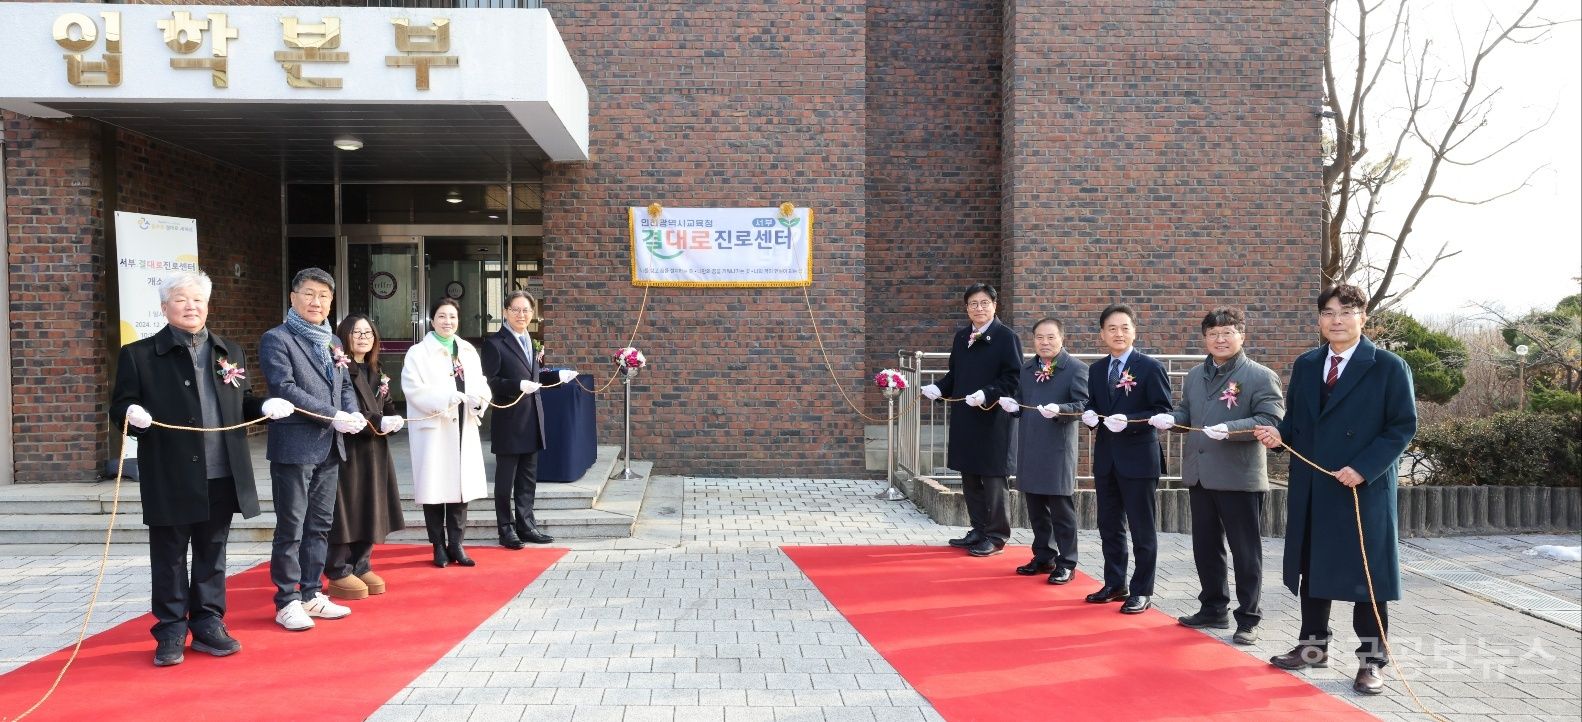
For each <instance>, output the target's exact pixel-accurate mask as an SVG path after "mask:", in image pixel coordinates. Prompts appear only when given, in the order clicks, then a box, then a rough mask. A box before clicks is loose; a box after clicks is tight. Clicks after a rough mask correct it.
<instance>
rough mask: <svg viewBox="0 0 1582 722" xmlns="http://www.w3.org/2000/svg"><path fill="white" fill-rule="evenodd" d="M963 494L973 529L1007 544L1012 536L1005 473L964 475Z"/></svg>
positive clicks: (1008, 494) (962, 480) (962, 477)
mask: <svg viewBox="0 0 1582 722" xmlns="http://www.w3.org/2000/svg"><path fill="white" fill-rule="evenodd" d="M961 495H962V497H964V498H965V500H966V502H967V520H968V522H969V523H970V524H972V530H973V531H975V532H978V533H979V534H981V535H983V536H986V537H988V538H990V539H993V540H994V541H996V542H998V543H1001V544H1004V543H1005V541H1006V540H1007V539H1010V538H1011V508H1010V499H1009V496H1010V493H1009V486H1008V485H1007V484H1006V478H1005V477H1003V476H979V475H978V474H962V475H961Z"/></svg>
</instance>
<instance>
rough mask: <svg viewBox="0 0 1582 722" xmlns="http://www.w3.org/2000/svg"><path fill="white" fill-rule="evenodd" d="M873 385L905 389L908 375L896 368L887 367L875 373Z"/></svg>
mask: <svg viewBox="0 0 1582 722" xmlns="http://www.w3.org/2000/svg"><path fill="white" fill-rule="evenodd" d="M873 385H875V386H878V387H879V388H881V389H905V388H906V376H904V375H903V374H902V373H901V372H900V371H896V370H895V369H885V370H883V371H880V372H879V373H877V374H874V376H873Z"/></svg>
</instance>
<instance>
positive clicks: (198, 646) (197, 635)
mask: <svg viewBox="0 0 1582 722" xmlns="http://www.w3.org/2000/svg"><path fill="white" fill-rule="evenodd" d="M192 650H193V651H194V652H204V653H206V654H212V655H214V656H216V657H229V656H231V655H233V654H236V653H237V652H240V651H242V643H241V642H238V641H236V638H235V637H232V636H231V633H230V632H227V631H226V630H225V624H224V623H221V622H216V623H215V624H214V625H213V626H211V627H207V628H204V629H199V628H197V627H193V628H192Z"/></svg>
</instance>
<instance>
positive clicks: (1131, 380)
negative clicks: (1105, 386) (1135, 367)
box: [1115, 369, 1137, 396]
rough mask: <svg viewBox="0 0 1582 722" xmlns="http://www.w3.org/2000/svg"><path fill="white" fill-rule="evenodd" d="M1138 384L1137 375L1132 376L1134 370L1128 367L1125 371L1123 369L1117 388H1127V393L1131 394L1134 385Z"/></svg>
mask: <svg viewBox="0 0 1582 722" xmlns="http://www.w3.org/2000/svg"><path fill="white" fill-rule="evenodd" d="M1136 385H1137V377H1135V376H1132V370H1131V369H1126V370H1124V371H1121V380H1120V381H1119V382H1118V383H1116V384H1115V388H1118V389H1125V390H1126V395H1127V396H1130V395H1131V394H1132V387H1133V386H1136Z"/></svg>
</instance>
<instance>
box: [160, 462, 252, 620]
mask: <svg viewBox="0 0 1582 722" xmlns="http://www.w3.org/2000/svg"><path fill="white" fill-rule="evenodd" d="M239 510H240V505H239V504H238V503H237V501H236V483H235V481H234V480H233V479H232V478H231V477H229V476H227V477H225V478H223V479H210V480H209V518H208V519H207V520H206V521H201V522H197V523H194V524H180V525H176V526H150V527H148V564H149V572H150V574H149V576H150V579H151V581H152V582H153V584H152V587H153V588H152V594H151V606H152V607H153V612H154V626H153V627H152V628H151V629H150V630H149V631H151V632H153V634H154V638H155V639H165V638H167V637H181V638H183V639H185V638H186V636H187V631H188V629H192V628H196V629H206V628H209V627H211V626H212V625H215V624H218V623H219V622H221V621H223V620H224V618H225V544H226V542H227V541H228V540H229V539H230V536H231V515H233V514H235V513H236V512H237V511H239ZM189 547H190V548H191V549H192V568H191V570H190V574H189V570H188V568H187V549H188V548H189Z"/></svg>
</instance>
